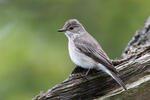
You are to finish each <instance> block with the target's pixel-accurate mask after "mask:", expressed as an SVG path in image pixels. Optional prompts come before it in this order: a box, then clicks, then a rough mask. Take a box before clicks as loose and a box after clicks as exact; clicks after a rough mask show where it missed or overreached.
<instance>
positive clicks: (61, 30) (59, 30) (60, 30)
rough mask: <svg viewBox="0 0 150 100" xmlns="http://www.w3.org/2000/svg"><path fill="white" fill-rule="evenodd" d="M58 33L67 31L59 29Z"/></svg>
mask: <svg viewBox="0 0 150 100" xmlns="http://www.w3.org/2000/svg"><path fill="white" fill-rule="evenodd" d="M57 31H58V32H65V31H66V29H58V30H57Z"/></svg>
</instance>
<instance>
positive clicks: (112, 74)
mask: <svg viewBox="0 0 150 100" xmlns="http://www.w3.org/2000/svg"><path fill="white" fill-rule="evenodd" d="M98 69H99V70H102V71H104V72H106V73H107V74H109V75H110V76H111V77H112V78H113V79H114V80H115V81H117V83H118V84H119V85H120V86H122V87H123V88H124V90H127V88H126V86H125V84H124V83H123V82H122V80H121V79H120V78H119V76H117V75H116V74H115V73H114V72H112V71H110V70H109V69H107V68H106V67H105V66H104V65H102V64H98Z"/></svg>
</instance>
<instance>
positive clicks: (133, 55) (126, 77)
mask: <svg viewBox="0 0 150 100" xmlns="http://www.w3.org/2000/svg"><path fill="white" fill-rule="evenodd" d="M113 64H114V65H115V67H116V68H117V69H118V71H119V72H120V77H121V79H122V80H123V81H124V83H125V84H126V86H127V88H128V90H127V91H123V89H122V88H121V87H120V86H119V85H118V84H117V83H116V82H115V81H114V80H113V79H112V78H111V77H110V76H108V75H106V74H105V73H103V72H102V71H96V70H94V69H93V70H91V71H90V72H89V74H88V77H87V78H88V79H87V78H85V77H84V76H83V75H84V74H85V73H86V71H87V70H86V69H82V68H80V67H78V66H77V67H76V68H75V69H74V71H73V73H71V74H70V76H69V78H67V79H66V80H65V81H63V82H62V83H60V84H57V85H56V86H54V87H53V88H51V89H49V90H48V91H47V92H42V93H40V94H39V95H38V96H36V97H35V98H34V99H33V100H93V99H96V98H100V99H108V100H109V99H110V98H111V100H116V99H113V98H114V96H117V95H122V94H124V95H125V94H128V93H129V92H130V91H133V90H135V89H138V88H140V87H141V86H142V85H141V84H143V83H144V84H146V83H150V81H149V80H150V17H149V18H148V20H147V21H146V23H145V25H144V27H143V29H142V30H140V31H137V32H136V33H135V35H134V36H133V38H132V39H131V41H130V42H129V43H128V45H127V47H126V49H125V51H124V52H123V54H122V56H121V58H120V59H118V60H113ZM140 89H141V88H140ZM143 91H144V89H143ZM147 91H150V88H149V89H148V88H147ZM147 91H146V92H143V95H144V93H148V92H147ZM133 93H134V94H132V95H135V94H136V91H135V92H133ZM148 96H149V95H148ZM122 97H124V96H122ZM117 100H126V99H119V97H118V99H117ZM128 100H141V99H134V98H132V99H128ZM143 100H146V99H143Z"/></svg>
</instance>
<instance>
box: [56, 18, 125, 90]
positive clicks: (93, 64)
mask: <svg viewBox="0 0 150 100" xmlns="http://www.w3.org/2000/svg"><path fill="white" fill-rule="evenodd" d="M58 32H65V35H66V36H67V38H68V40H69V42H68V48H69V55H70V58H71V60H72V61H73V62H74V63H75V64H76V65H78V66H80V67H82V68H86V69H88V71H87V73H86V75H87V74H88V72H89V70H90V69H96V70H102V71H104V72H106V73H107V74H108V75H110V76H111V77H112V78H113V79H114V80H116V81H117V83H118V84H119V85H120V86H122V87H123V88H124V90H127V88H126V86H125V84H124V83H123V82H122V80H121V79H120V78H119V73H118V71H117V70H116V69H115V67H114V65H113V64H112V62H111V60H110V59H109V57H108V56H107V55H106V53H105V52H104V51H103V50H102V48H101V46H100V45H99V43H98V42H97V41H96V39H94V38H93V37H92V36H91V35H90V34H89V33H88V32H87V31H86V30H85V29H84V27H83V26H82V24H81V23H80V22H79V21H78V20H76V19H70V20H68V21H67V22H66V23H65V25H64V27H63V28H62V29H59V30H58Z"/></svg>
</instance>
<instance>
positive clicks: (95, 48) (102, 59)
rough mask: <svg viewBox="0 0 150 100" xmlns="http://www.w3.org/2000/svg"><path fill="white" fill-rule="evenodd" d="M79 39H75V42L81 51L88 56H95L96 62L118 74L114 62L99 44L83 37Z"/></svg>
mask: <svg viewBox="0 0 150 100" xmlns="http://www.w3.org/2000/svg"><path fill="white" fill-rule="evenodd" d="M77 41H78V42H77ZM77 41H75V42H74V44H75V46H76V48H78V50H79V51H80V52H82V53H84V54H85V55H86V56H88V57H91V58H93V59H94V60H95V61H96V62H98V63H100V64H102V65H104V66H105V67H107V68H108V69H109V70H111V71H112V72H114V73H116V74H118V71H117V70H116V69H115V68H114V66H113V64H112V62H111V61H110V59H109V58H108V56H107V55H106V53H105V52H104V51H103V50H102V48H101V47H100V46H99V45H98V44H96V43H93V42H90V41H86V40H83V39H78V40H77Z"/></svg>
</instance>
